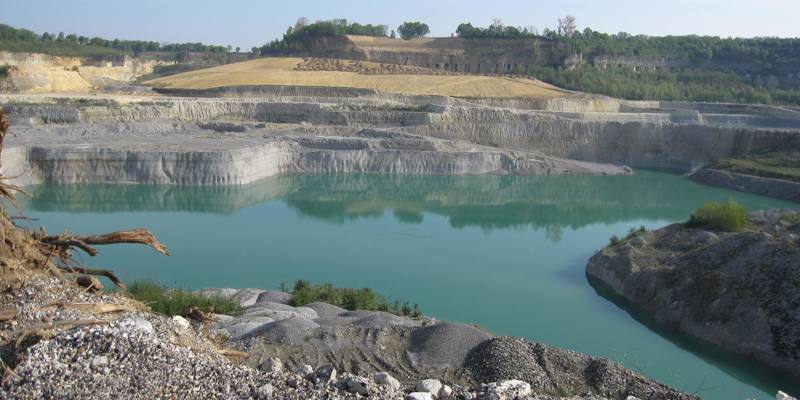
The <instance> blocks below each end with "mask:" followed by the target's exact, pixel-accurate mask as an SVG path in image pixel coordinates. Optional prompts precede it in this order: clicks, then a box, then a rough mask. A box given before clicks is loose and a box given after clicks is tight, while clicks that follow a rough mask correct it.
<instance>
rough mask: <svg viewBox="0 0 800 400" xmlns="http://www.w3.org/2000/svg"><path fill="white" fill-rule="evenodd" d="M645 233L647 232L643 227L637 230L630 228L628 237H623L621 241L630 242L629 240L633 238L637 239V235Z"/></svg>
mask: <svg viewBox="0 0 800 400" xmlns="http://www.w3.org/2000/svg"><path fill="white" fill-rule="evenodd" d="M645 232H647V228H645V227H644V225H642V226H640V227H639V229H636V228H631V229H630V230H629V231H628V235H627V236H625V239H623V241H625V240H631V239H633V238H635V237H637V236H639V235H641V234H643V233H645Z"/></svg>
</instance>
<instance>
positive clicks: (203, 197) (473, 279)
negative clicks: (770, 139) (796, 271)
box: [21, 171, 798, 400]
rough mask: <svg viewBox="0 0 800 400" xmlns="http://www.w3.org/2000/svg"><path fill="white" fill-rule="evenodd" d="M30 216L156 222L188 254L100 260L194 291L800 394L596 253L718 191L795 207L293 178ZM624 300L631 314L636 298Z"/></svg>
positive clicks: (653, 179) (700, 390) (39, 190)
mask: <svg viewBox="0 0 800 400" xmlns="http://www.w3.org/2000/svg"><path fill="white" fill-rule="evenodd" d="M28 189H29V190H30V191H31V192H32V193H33V197H32V198H31V199H22V204H21V205H22V207H23V208H24V209H25V210H26V211H25V214H26V216H28V217H31V218H37V219H38V221H32V222H26V223H28V224H30V225H31V226H38V225H43V226H45V227H46V228H47V230H48V232H51V233H55V232H59V231H62V230H64V229H65V228H69V229H70V230H71V231H73V232H77V233H104V232H109V231H114V230H121V229H128V228H133V227H146V228H148V229H150V230H151V231H153V232H154V233H155V234H156V236H157V237H158V238H159V239H160V240H161V241H162V242H164V243H165V244H166V245H167V246H168V247H169V248H170V250H171V251H172V256H171V257H163V256H160V255H159V254H157V253H155V252H153V251H152V250H150V249H148V248H146V247H142V246H133V245H131V246H112V247H108V248H105V247H104V248H100V255H99V256H98V257H96V258H93V259H90V258H89V257H88V256H86V255H82V259H83V261H84V262H85V263H86V265H87V266H90V267H98V268H111V269H114V270H115V271H117V272H118V274H119V275H121V277H122V279H123V280H125V281H131V280H137V279H153V280H157V281H159V282H162V283H164V284H166V285H170V286H178V287H184V288H192V289H194V288H204V287H256V288H269V289H275V288H278V287H279V285H280V283H281V282H285V283H287V284H289V285H291V283H292V282H294V281H295V280H297V279H308V280H311V281H313V282H331V283H333V284H334V285H337V286H347V287H371V288H373V289H375V290H377V291H378V292H380V293H382V294H384V295H386V296H390V297H392V298H397V297H399V298H403V299H407V300H410V301H411V302H412V303H419V305H420V307H421V309H422V311H423V312H424V313H426V314H429V315H432V316H434V317H436V318H440V319H445V320H455V321H461V322H468V323H474V324H479V325H481V326H483V327H485V328H487V329H488V330H490V331H491V332H493V333H495V334H497V335H513V336H521V337H525V338H528V339H531V340H535V341H541V342H544V343H547V344H552V345H557V346H561V347H566V348H570V349H574V350H577V351H580V352H585V353H588V354H591V355H595V356H602V357H608V358H611V359H614V360H616V361H619V362H621V363H623V364H624V365H626V366H628V367H630V368H632V369H634V370H636V371H639V372H641V373H644V374H646V375H649V376H651V377H653V378H656V379H658V380H660V381H662V382H664V383H666V384H669V385H671V386H673V387H675V388H677V389H680V390H684V391H687V392H690V393H691V392H696V393H697V394H699V395H701V396H703V397H704V398H707V399H720V400H721V399H726V400H727V399H745V398H756V399H767V398H774V394H775V392H776V391H777V390H778V389H782V390H786V391H789V392H794V393H797V392H798V385H797V384H793V383H792V380H791V379H790V378H788V377H781V376H779V374H776V373H773V372H769V371H765V370H763V369H762V368H761V367H759V366H757V365H755V364H753V363H750V362H747V361H745V360H742V359H739V358H737V357H732V356H726V355H723V354H720V353H719V352H717V351H716V350H715V349H713V348H711V347H709V346H704V345H702V344H699V343H698V342H696V341H693V340H689V339H686V338H685V337H683V336H681V335H676V334H673V333H670V332H669V331H666V330H663V329H658V328H656V327H654V326H652V324H650V323H649V321H648V320H647V318H646V317H644V316H640V315H636V313H631V312H629V311H626V309H625V308H622V307H625V304H623V303H622V302H620V301H619V300H618V299H616V298H614V297H612V296H610V295H607V294H606V292H605V291H604V290H603V288H602V287H599V286H597V287H595V286H592V284H591V283H590V282H588V281H587V278H586V275H585V274H584V267H585V265H586V261H587V259H588V258H589V257H590V256H591V255H592V254H593V253H594V252H595V251H597V250H599V249H600V248H602V247H603V246H605V245H606V244H607V243H608V240H609V238H610V237H611V236H612V235H615V234H616V235H619V236H624V235H625V234H626V232H627V231H628V230H629V229H630V228H632V227H639V226H642V225H643V226H645V227H647V228H658V227H661V226H663V225H665V224H668V223H670V222H675V221H680V220H683V219H685V218H687V216H688V215H689V213H690V212H691V211H693V210H694V209H695V208H697V207H698V206H700V205H702V204H703V203H704V202H707V201H710V200H719V201H724V200H727V199H728V198H734V199H736V200H737V201H739V202H741V203H742V204H744V205H745V206H747V207H748V208H749V209H762V208H774V207H795V206H796V205H794V204H792V203H785V202H780V201H776V200H770V199H767V198H763V197H758V196H753V195H747V194H741V193H736V192H730V191H726V190H721V189H716V188H712V187H707V186H702V185H699V184H695V183H693V182H691V181H689V180H688V179H686V178H684V177H682V176H677V175H671V174H666V173H659V172H650V171H637V174H636V175H635V176H629V177H625V176H603V177H580V176H559V177H519V176H408V175H324V174H323V175H310V174H309V175H290V176H281V177H276V178H271V179H268V180H265V181H261V182H258V183H255V184H251V185H247V186H239V187H199V186H133V185H132V186H124V185H118V186H112V185H39V186H32V187H29V188H28ZM621 306H622V307H621Z"/></svg>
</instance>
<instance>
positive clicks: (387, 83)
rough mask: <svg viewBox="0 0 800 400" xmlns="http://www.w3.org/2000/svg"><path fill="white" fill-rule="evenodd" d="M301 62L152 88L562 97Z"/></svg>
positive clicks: (489, 81) (178, 78)
mask: <svg viewBox="0 0 800 400" xmlns="http://www.w3.org/2000/svg"><path fill="white" fill-rule="evenodd" d="M301 61H302V60H301V59H300V58H261V59H257V60H251V61H245V62H241V63H235V64H228V65H223V66H219V67H214V68H207V69H202V70H197V71H191V72H186V73H183V74H178V75H173V76H168V77H164V78H159V79H154V80H152V81H148V82H146V83H145V84H148V85H151V86H155V87H166V88H181V89H208V88H214V87H222V86H239V85H295V86H324V87H352V88H360V89H374V90H377V91H379V92H385V93H408V94H418V95H442V96H455V97H528V98H553V97H559V96H563V95H565V94H566V93H564V92H562V91H560V90H558V89H557V88H554V87H552V86H549V85H546V84H543V83H541V82H538V81H535V80H531V79H521V78H506V77H496V76H491V77H490V76H480V75H462V76H444V75H408V74H398V75H361V74H357V73H353V72H334V71H296V70H295V69H294V68H295V66H297V64H299V63H300V62H301Z"/></svg>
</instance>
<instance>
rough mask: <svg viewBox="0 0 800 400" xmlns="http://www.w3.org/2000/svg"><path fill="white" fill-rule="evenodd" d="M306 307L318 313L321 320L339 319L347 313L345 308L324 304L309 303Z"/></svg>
mask: <svg viewBox="0 0 800 400" xmlns="http://www.w3.org/2000/svg"><path fill="white" fill-rule="evenodd" d="M304 307H306V308H310V309H312V310H314V311H316V312H317V316H318V317H319V318H328V317H338V316H340V315H341V314H344V313H346V312H347V310H345V309H344V308H341V307H337V306H334V305H332V304H328V303H322V302H315V303H309V304H306V305H305V306H304Z"/></svg>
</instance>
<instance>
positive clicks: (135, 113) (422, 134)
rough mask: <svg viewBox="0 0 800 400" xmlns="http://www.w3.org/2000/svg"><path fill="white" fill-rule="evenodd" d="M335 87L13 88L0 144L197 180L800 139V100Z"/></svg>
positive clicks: (21, 162)
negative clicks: (773, 104) (782, 104)
mask: <svg viewBox="0 0 800 400" xmlns="http://www.w3.org/2000/svg"><path fill="white" fill-rule="evenodd" d="M284 89H285V90H284ZM328 89H330V90H321V89H314V88H306V89H303V90H299V89H298V88H290V87H287V88H281V89H280V90H278V89H271V90H268V91H266V92H263V93H261V92H258V91H256V92H253V93H251V92H246V93H240V94H239V95H240V96H241V97H224V95H223V94H221V93H216V92H213V91H212V92H209V93H206V92H198V93H195V95H196V96H199V95H208V96H223V97H216V98H203V97H157V96H149V97H148V96H138V97H136V96H128V97H124V96H110V95H109V96H97V97H84V98H79V97H75V98H66V99H65V98H63V97H62V98H48V97H33V96H28V97H25V95H16V96H15V95H6V97H7V98H0V103H8V104H6V111H7V114H8V116H9V118H10V119H11V122H12V132H15V133H17V135H16V136H12V137H11V138H9V140H8V143H7V150H6V151H5V152H4V153H3V160H4V162H3V165H4V168H5V171H4V174H5V175H10V176H17V175H19V176H22V177H23V178H22V179H25V180H18V181H17V182H16V183H21V184H31V183H38V182H43V181H45V182H59V183H106V182H126V183H137V182H138V183H158V184H192V185H238V184H245V183H248V182H252V181H255V180H258V179H262V178H266V177H269V176H273V175H276V174H281V173H287V172H381V173H406V174H498V173H499V174H537V175H547V174H625V173H628V172H629V171H628V170H626V169H625V168H622V167H621V166H622V165H633V166H640V167H660V168H670V169H677V170H689V169H691V168H694V167H696V166H698V165H702V164H704V163H707V162H710V161H713V160H715V159H718V158H722V157H730V156H734V155H739V154H744V153H750V152H756V151H768V150H772V149H774V148H776V147H781V146H787V145H790V144H800V130H798V128H797V127H798V124H799V123H800V112H796V111H793V110H788V109H779V108H770V107H756V106H745V107H741V106H739V107H736V106H733V105H716V106H713V107H712V106H710V105H705V104H701V103H697V104H694V103H658V102H624V101H620V100H614V99H608V98H599V97H585V98H584V97H580V96H577V97H569V98H561V99H549V100H541V101H534V100H526V99H506V100H503V99H498V100H491V101H490V100H487V99H483V100H481V99H477V100H474V101H473V100H463V99H454V98H449V97H435V96H410V95H399V94H386V93H374V92H352V93H351V92H348V91H346V90H334V89H332V88H328ZM248 96H249V97H248ZM576 160H580V161H576ZM599 163H605V164H599ZM608 164H613V165H608ZM614 165H617V166H614Z"/></svg>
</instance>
